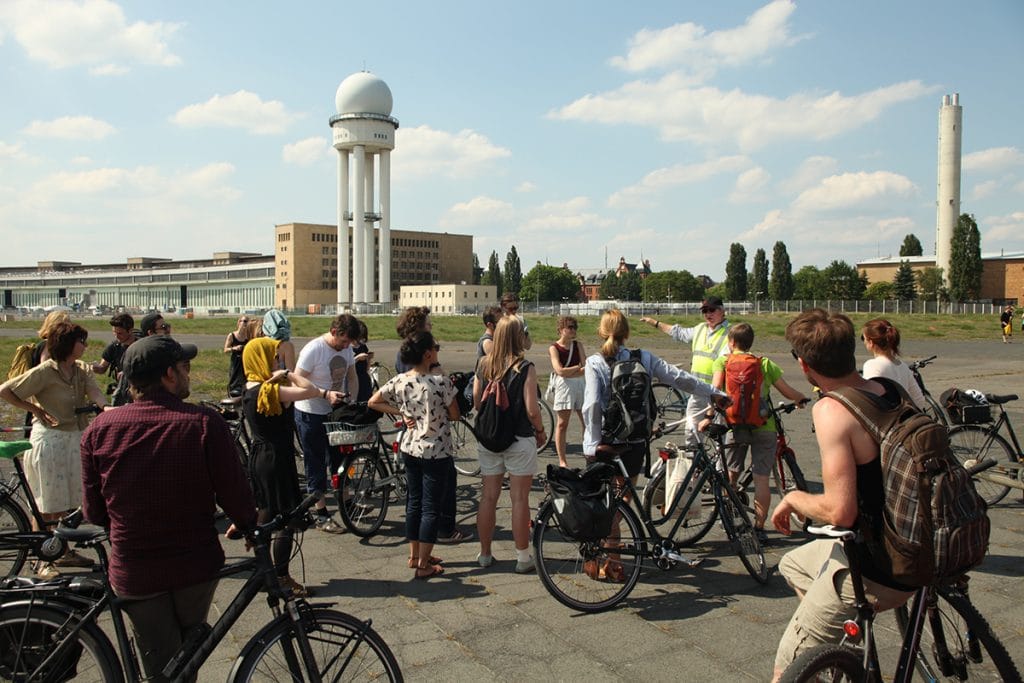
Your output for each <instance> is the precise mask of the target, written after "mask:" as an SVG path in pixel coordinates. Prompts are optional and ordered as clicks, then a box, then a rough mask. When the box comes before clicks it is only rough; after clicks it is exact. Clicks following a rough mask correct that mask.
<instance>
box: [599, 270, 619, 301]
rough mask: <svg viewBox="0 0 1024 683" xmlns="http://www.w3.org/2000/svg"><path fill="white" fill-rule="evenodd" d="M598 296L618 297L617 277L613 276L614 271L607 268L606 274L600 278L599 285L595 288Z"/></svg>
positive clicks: (605, 297)
mask: <svg viewBox="0 0 1024 683" xmlns="http://www.w3.org/2000/svg"><path fill="white" fill-rule="evenodd" d="M597 291H598V296H600V297H601V298H602V299H609V300H612V299H618V298H619V278H617V277H615V271H614V270H609V271H608V274H607V275H605V276H604V279H603V280H601V287H600V288H599V289H598V290H597Z"/></svg>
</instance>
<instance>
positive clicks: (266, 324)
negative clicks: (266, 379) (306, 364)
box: [252, 308, 296, 372]
mask: <svg viewBox="0 0 1024 683" xmlns="http://www.w3.org/2000/svg"><path fill="white" fill-rule="evenodd" d="M256 322H257V323H258V322H259V321H256ZM258 336H261V337H270V338H271V339H275V340H277V341H279V342H281V343H280V344H279V345H278V347H277V358H278V368H277V369H278V370H291V371H293V372H294V371H295V362H296V354H295V344H293V343H292V324H291V322H289V321H288V318H286V317H285V315H284V313H282V312H281V311H279V310H277V309H276V308H272V309H270V310H269V311H267V312H266V314H265V315H264V316H263V323H262V325H261V329H260V333H259V334H254V335H252V338H255V337H258Z"/></svg>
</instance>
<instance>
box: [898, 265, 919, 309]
mask: <svg viewBox="0 0 1024 683" xmlns="http://www.w3.org/2000/svg"><path fill="white" fill-rule="evenodd" d="M892 287H893V294H894V295H895V296H896V298H897V299H899V300H900V301H913V300H914V299H916V298H917V281H916V278H915V277H914V269H913V268H911V267H910V261H900V267H899V268H897V269H896V275H895V277H893V279H892Z"/></svg>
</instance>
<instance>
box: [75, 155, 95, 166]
mask: <svg viewBox="0 0 1024 683" xmlns="http://www.w3.org/2000/svg"><path fill="white" fill-rule="evenodd" d="M71 163H72V164H73V165H75V166H88V165H89V164H91V163H92V159H91V158H89V157H86V156H77V157H72V159H71Z"/></svg>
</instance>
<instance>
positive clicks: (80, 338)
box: [75, 337, 89, 346]
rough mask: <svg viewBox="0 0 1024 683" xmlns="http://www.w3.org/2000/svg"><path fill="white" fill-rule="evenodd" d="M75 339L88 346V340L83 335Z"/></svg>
mask: <svg viewBox="0 0 1024 683" xmlns="http://www.w3.org/2000/svg"><path fill="white" fill-rule="evenodd" d="M75 341H77V342H78V343H79V344H82V345H83V346H88V345H89V342H88V340H87V339H86V338H85V337H79V338H78V339H76V340H75Z"/></svg>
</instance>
